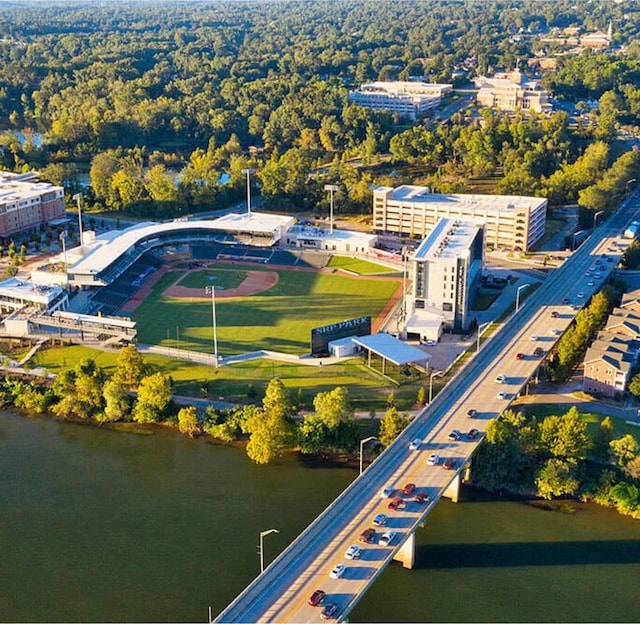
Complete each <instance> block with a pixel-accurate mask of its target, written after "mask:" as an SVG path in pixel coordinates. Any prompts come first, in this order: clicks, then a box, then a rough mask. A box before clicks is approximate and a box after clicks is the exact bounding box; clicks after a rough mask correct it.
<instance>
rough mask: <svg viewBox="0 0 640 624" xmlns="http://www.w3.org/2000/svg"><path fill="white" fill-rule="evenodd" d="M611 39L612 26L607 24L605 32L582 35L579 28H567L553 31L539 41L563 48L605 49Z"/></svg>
mask: <svg viewBox="0 0 640 624" xmlns="http://www.w3.org/2000/svg"><path fill="white" fill-rule="evenodd" d="M612 38H613V25H612V24H611V23H609V28H608V29H607V32H606V33H605V32H603V31H601V30H598V31H596V32H592V33H584V34H583V33H582V32H581V29H580V28H579V27H568V28H564V29H563V30H560V29H554V30H553V31H552V32H551V34H549V35H548V36H546V37H543V38H542V39H541V41H542V43H548V44H552V45H556V46H562V47H564V48H591V49H594V48H595V49H600V50H603V49H606V48H608V47H609V46H610V45H611V40H612Z"/></svg>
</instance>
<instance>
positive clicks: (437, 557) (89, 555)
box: [0, 412, 640, 622]
mask: <svg viewBox="0 0 640 624" xmlns="http://www.w3.org/2000/svg"><path fill="white" fill-rule="evenodd" d="M0 474H1V475H2V476H1V480H0V514H1V515H0V552H1V553H2V557H0V581H1V583H2V584H1V589H0V620H2V621H23V622H33V621H53V622H62V621H92V622H104V621H175V622H186V621H198V622H204V621H206V619H207V615H208V608H209V606H211V608H212V610H213V613H214V615H215V614H216V613H218V612H219V611H220V610H222V609H223V608H224V607H225V606H226V604H227V603H228V602H230V600H231V599H232V598H233V597H234V596H235V595H236V594H237V593H238V592H239V591H240V590H241V589H242V588H243V587H244V586H245V585H246V584H247V583H248V582H249V581H250V580H251V579H252V578H253V577H254V576H255V575H256V574H257V573H258V572H259V557H258V554H257V545H258V534H259V532H260V531H265V530H268V529H271V528H276V529H278V531H279V533H277V534H275V533H274V534H270V535H268V536H266V537H265V540H264V546H265V560H266V561H267V562H268V561H269V560H270V559H271V558H273V557H274V556H275V555H276V554H277V553H278V552H279V551H280V550H281V549H282V548H284V547H285V546H286V544H287V543H288V542H289V541H290V540H292V539H293V538H294V537H295V536H296V535H297V534H298V533H299V532H300V531H301V530H302V529H303V528H304V526H306V525H307V524H308V523H309V522H310V521H311V520H312V519H313V518H314V517H315V516H316V514H317V513H319V512H320V511H321V510H322V509H323V508H324V506H325V505H326V504H327V503H328V502H329V501H330V500H332V499H333V497H334V496H335V495H336V494H337V493H338V492H339V491H340V490H341V489H343V488H344V487H345V486H346V485H347V484H348V483H349V482H350V481H351V480H352V479H353V478H354V477H355V472H354V471H353V470H352V469H347V468H342V467H325V466H317V465H306V464H304V463H303V462H300V461H298V460H294V459H290V460H287V461H283V462H282V463H280V464H279V465H276V466H266V467H265V466H256V465H254V464H252V463H251V462H250V461H249V460H248V459H247V458H246V456H245V455H244V453H243V452H242V451H241V450H238V449H237V448H233V447H226V446H221V445H216V444H211V443H208V442H207V441H205V440H203V439H200V440H195V441H194V440H190V439H188V438H185V437H182V436H179V435H177V434H175V433H174V432H172V431H163V430H161V431H157V432H155V433H154V434H153V435H134V434H124V433H116V432H112V431H107V430H104V429H102V430H100V429H96V428H92V427H88V426H81V425H74V424H68V423H58V422H55V421H52V420H48V419H44V418H26V417H24V416H20V415H15V414H11V413H3V412H0ZM578 507H579V509H578V511H577V512H576V513H575V514H572V515H569V514H563V513H559V512H550V511H542V510H539V509H536V508H533V507H531V506H529V505H527V504H526V503H523V502H519V501H513V500H502V499H499V498H498V499H496V498H491V497H488V496H482V495H478V494H477V493H474V492H473V491H467V492H466V495H465V501H464V502H461V503H458V504H457V505H456V504H453V503H450V502H449V501H442V502H441V503H439V504H438V506H437V508H436V509H435V511H434V512H433V513H432V514H431V515H430V516H429V518H428V521H427V525H426V527H425V529H422V530H420V531H419V533H418V540H417V545H418V569H416V570H413V571H407V570H404V569H403V568H402V567H401V566H400V565H399V564H393V565H391V566H389V568H388V569H387V571H385V573H384V574H383V575H382V576H381V578H380V579H379V580H378V581H377V582H376V584H375V585H374V586H373V588H372V589H371V590H370V591H369V592H368V594H367V595H366V596H365V597H364V598H363V600H362V601H361V603H360V604H359V605H358V607H357V608H356V610H355V611H354V612H353V613H352V617H351V621H353V622H358V621H361V622H365V621H369V622H374V621H376V622H377V621H382V622H384V621H387V622H389V621H395V622H401V621H440V622H446V621H460V622H463V621H495V622H507V621H511V622H513V621H637V619H638V607H637V589H636V579H637V578H638V577H639V575H640V531H639V530H638V529H639V527H640V525H639V524H638V523H637V522H635V521H633V520H630V519H627V518H624V517H621V516H618V515H617V514H615V513H613V512H610V511H608V510H604V509H600V508H597V507H593V506H586V505H579V506H578Z"/></svg>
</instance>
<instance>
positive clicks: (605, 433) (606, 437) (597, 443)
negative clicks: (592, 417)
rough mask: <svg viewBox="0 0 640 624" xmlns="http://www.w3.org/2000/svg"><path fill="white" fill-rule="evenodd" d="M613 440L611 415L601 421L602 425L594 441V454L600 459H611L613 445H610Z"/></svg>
mask: <svg viewBox="0 0 640 624" xmlns="http://www.w3.org/2000/svg"><path fill="white" fill-rule="evenodd" d="M612 440H613V423H612V422H611V418H609V416H605V417H604V418H603V419H602V420H601V421H600V426H599V427H598V431H597V432H596V435H595V439H594V441H593V454H594V455H595V456H596V457H598V458H599V459H602V460H605V461H609V459H610V456H611V447H610V446H609V445H610V443H611V441H612Z"/></svg>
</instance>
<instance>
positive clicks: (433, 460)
mask: <svg viewBox="0 0 640 624" xmlns="http://www.w3.org/2000/svg"><path fill="white" fill-rule="evenodd" d="M439 462H440V455H438V453H431V455H429V458H428V459H427V466H437V465H438V463H439Z"/></svg>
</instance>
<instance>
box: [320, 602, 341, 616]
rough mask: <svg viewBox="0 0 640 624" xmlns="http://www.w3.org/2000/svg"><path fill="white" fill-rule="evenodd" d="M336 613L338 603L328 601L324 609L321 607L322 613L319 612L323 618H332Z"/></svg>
mask: <svg viewBox="0 0 640 624" xmlns="http://www.w3.org/2000/svg"><path fill="white" fill-rule="evenodd" d="M337 615H338V605H337V604H334V603H333V602H328V603H327V604H326V605H325V607H324V609H322V613H321V614H320V617H321V618H322V619H323V620H333V619H334V618H336V617H337Z"/></svg>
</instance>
